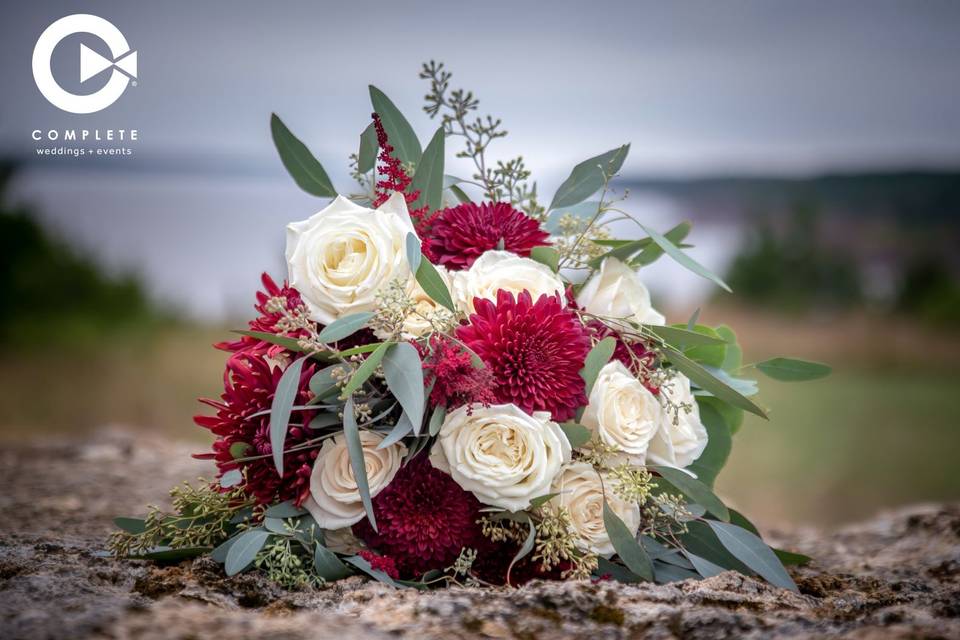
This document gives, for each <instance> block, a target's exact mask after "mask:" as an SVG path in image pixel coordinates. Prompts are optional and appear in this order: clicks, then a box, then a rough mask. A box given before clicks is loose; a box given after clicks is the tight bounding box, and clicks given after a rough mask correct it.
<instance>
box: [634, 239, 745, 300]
mask: <svg viewBox="0 0 960 640" xmlns="http://www.w3.org/2000/svg"><path fill="white" fill-rule="evenodd" d="M637 224H639V225H640V228H642V229H643V230H644V231H645V232H646V233H647V235H648V236H650V238H651V239H652V240H653V241H654V242H656V243H657V244H658V245H659V246H660V248H661V249H663V250H664V252H666V254H667V255H668V256H670V257H671V258H673V259H674V260H676V261H677V262H678V263H679V264H680V265H681V266H683V267H686V268H687V269H689V270H690V271H692V272H693V273H695V274H697V275H698V276H700V277H702V278H706V279H707V280H710V281H711V282H713V283H715V284H716V285H717V286H719V287H720V288H721V289H723V290H724V291H728V292H729V291H731V289H730V287H729V286H727V283H726V282H724V281H723V280H721V279H720V276H718V275H716V274H714V273H713V272H712V271H710V270H709V269H707V268H706V267H705V266H703V265H702V264H700V263H699V262H697V261H696V260H694V259H693V258H691V257H690V256H688V255H687V254H686V253H684V252H683V250H681V249H680V248H679V247H677V245H675V244H674V243H672V242H670V240H668V239H667V238H665V237H664V236H663V235H662V234H660V233H659V232H657V231H655V230H653V229H651V228H649V227H647V226H646V225H643V224H640V223H639V222H638V223H637Z"/></svg>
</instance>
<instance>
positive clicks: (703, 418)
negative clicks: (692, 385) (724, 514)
mask: <svg viewBox="0 0 960 640" xmlns="http://www.w3.org/2000/svg"><path fill="white" fill-rule="evenodd" d="M697 400H698V402H697V405H698V407H697V408H698V411H699V412H700V422H701V424H703V426H704V428H705V429H706V430H707V446H706V448H704V450H703V453H701V454H700V457H699V458H697V459H696V460H694V461H693V463H692V464H691V465H690V466H689V467H687V468H688V469H689V470H690V471H692V472H693V473H695V474H697V478H699V480H700V482H702V483H703V484H705V485H707V486H708V487H712V486H713V483H714V482H715V481H716V479H717V475H718V474H719V473H720V470H721V469H723V465H725V464H726V463H727V458H729V457H730V451H731V449H732V448H733V438H731V436H730V428H729V427H728V426H727V423H726V421H725V420H724V419H723V416H722V415H721V414H720V412H719V411H717V410H716V409H715V408H714V407H713V406H712V405H710V404H705V403H701V402H699V401H700V400H701V398H698V399H697ZM732 513H733V512H732V511H731V517H732Z"/></svg>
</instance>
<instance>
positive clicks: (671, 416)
mask: <svg viewBox="0 0 960 640" xmlns="http://www.w3.org/2000/svg"><path fill="white" fill-rule="evenodd" d="M660 394H661V395H662V396H663V397H664V399H665V400H667V401H669V403H670V405H672V408H671V409H670V410H668V411H664V412H663V421H662V422H661V424H660V429H659V430H658V431H657V435H656V436H654V438H653V440H651V441H650V448H649V449H648V450H647V458H648V459H649V460H650V462H653V463H654V464H666V465H670V466H672V467H677V468H679V469H683V468H684V467H687V466H689V465H690V464H691V463H692V462H693V461H694V460H696V459H697V458H699V457H700V454H702V453H703V450H704V449H705V448H706V447H707V429H706V427H704V426H703V423H702V422H701V421H700V407H699V406H698V405H697V400H696V398H695V397H694V395H693V392H692V391H690V379H689V378H687V377H686V376H685V375H683V374H681V373H677V374H676V375H675V376H674V377H673V378H671V379H670V380H669V381H668V382H665V383H664V384H663V385H661V387H660Z"/></svg>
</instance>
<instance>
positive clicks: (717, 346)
mask: <svg viewBox="0 0 960 640" xmlns="http://www.w3.org/2000/svg"><path fill="white" fill-rule="evenodd" d="M693 332H694V333H696V334H699V335H702V336H705V337H710V338H713V340H714V341H713V342H711V343H710V344H704V343H700V344H694V343H687V344H686V345H685V346H684V348H683V354H684V355H685V356H687V357H688V358H690V359H691V360H693V361H694V362H699V363H700V364H702V365H704V366H707V367H715V368H717V369H719V368H720V367H722V366H723V361H724V359H725V358H726V357H727V342H726V340H724V339H723V338H722V337H721V336H720V334H719V333H717V331H716V330H715V329H714V328H713V327H708V326H706V325H702V324H698V325H695V326H694V327H693Z"/></svg>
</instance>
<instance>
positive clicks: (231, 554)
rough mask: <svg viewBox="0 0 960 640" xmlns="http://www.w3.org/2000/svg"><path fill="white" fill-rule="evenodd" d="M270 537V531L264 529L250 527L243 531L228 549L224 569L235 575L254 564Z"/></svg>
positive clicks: (228, 573) (230, 574) (229, 574)
mask: <svg viewBox="0 0 960 640" xmlns="http://www.w3.org/2000/svg"><path fill="white" fill-rule="evenodd" d="M268 538H270V532H269V531H266V530H264V529H248V530H247V531H244V532H243V533H241V534H240V535H239V536H238V537H237V541H236V542H234V543H233V544H232V545H230V549H229V550H228V551H227V558H226V561H225V563H224V571H226V573H227V575H228V576H235V575H237V574H238V573H240V572H241V571H244V570H245V569H246V568H247V567H249V566H250V565H252V564H253V561H254V560H255V559H256V557H257V554H258V553H260V549H262V548H263V545H265V544H266V543H267V539H268Z"/></svg>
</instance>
